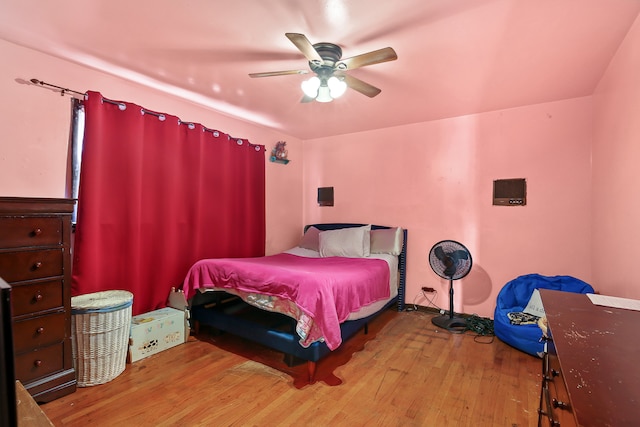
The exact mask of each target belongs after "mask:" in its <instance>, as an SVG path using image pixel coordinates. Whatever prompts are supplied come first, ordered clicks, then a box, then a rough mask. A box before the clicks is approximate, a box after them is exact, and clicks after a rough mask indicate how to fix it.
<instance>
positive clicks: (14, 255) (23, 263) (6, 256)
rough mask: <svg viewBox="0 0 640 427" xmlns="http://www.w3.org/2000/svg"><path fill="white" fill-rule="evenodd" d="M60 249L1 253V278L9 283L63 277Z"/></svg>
mask: <svg viewBox="0 0 640 427" xmlns="http://www.w3.org/2000/svg"><path fill="white" fill-rule="evenodd" d="M62 268H63V252H62V248H60V249H46V250H36V251H17V252H3V253H0V277H2V278H3V279H4V280H6V281H7V282H9V283H12V282H20V281H23V280H33V279H42V278H45V277H52V276H62V274H63V271H62Z"/></svg>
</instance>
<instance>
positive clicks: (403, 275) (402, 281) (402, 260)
mask: <svg viewBox="0 0 640 427" xmlns="http://www.w3.org/2000/svg"><path fill="white" fill-rule="evenodd" d="M365 225H369V224H355V223H349V222H337V223H323V224H309V225H305V227H304V231H305V232H306V231H307V229H308V228H309V227H315V228H317V229H318V230H320V231H327V230H337V229H340V228H353V227H364V226H365ZM381 228H382V229H384V228H394V227H390V226H386V225H374V224H371V229H372V230H376V229H381ZM402 233H403V239H402V251H401V252H400V255H399V256H398V273H399V277H398V311H404V308H405V303H404V297H405V288H406V284H407V230H406V229H404V228H403V229H402Z"/></svg>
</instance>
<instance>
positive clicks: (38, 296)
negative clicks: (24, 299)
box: [33, 292, 44, 302]
mask: <svg viewBox="0 0 640 427" xmlns="http://www.w3.org/2000/svg"><path fill="white" fill-rule="evenodd" d="M42 298H44V297H43V296H42V294H41V293H40V292H38V293H37V294H36V295H35V296H34V297H33V299H34V300H35V301H36V302H38V301H42Z"/></svg>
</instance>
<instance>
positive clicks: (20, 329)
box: [13, 312, 66, 354]
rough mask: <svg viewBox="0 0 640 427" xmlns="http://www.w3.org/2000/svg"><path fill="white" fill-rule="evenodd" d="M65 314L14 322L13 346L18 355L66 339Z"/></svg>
mask: <svg viewBox="0 0 640 427" xmlns="http://www.w3.org/2000/svg"><path fill="white" fill-rule="evenodd" d="M65 316H66V314H65V313H64V312H61V313H55V314H50V315H48V316H38V317H33V318H31V319H27V320H20V321H14V322H13V346H14V352H15V353H16V354H19V353H22V352H25V351H28V350H31V349H34V348H37V347H45V346H48V345H51V344H56V343H60V342H62V341H63V340H64V338H65V331H66V328H65V325H66V318H65Z"/></svg>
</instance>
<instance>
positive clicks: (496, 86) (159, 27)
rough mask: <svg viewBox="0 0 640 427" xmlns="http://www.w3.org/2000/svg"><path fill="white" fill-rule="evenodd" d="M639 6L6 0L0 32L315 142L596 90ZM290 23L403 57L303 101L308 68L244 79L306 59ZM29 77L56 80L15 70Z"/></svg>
mask: <svg viewBox="0 0 640 427" xmlns="http://www.w3.org/2000/svg"><path fill="white" fill-rule="evenodd" d="M639 12H640V1H639V0H535V1H533V0H394V1H388V2H376V1H372V0H280V1H277V0H262V1H258V0H183V1H175V0H174V1H169V0H126V1H125V0H90V1H87V0H58V1H44V0H2V2H0V38H2V39H5V40H7V41H10V42H13V43H16V44H18V45H22V46H26V47H30V48H33V49H36V50H39V51H42V52H46V53H48V54H51V55H54V56H56V57H60V58H63V59H67V60H69V61H72V62H76V63H80V64H84V65H87V66H89V67H93V68H96V69H99V70H102V71H104V72H107V73H111V74H115V75H119V76H121V77H123V78H125V79H130V80H132V81H136V82H139V83H141V84H143V85H148V86H150V87H154V88H156V89H160V90H162V91H166V92H168V93H172V94H176V95H178V96H184V97H186V98H189V99H191V100H193V101H195V102H198V103H201V104H202V105H205V106H207V107H209V108H212V109H215V110H217V111H220V112H222V113H224V114H227V115H232V116H237V117H241V118H243V119H245V120H250V121H254V122H257V123H260V124H262V125H266V126H270V127H273V128H276V129H279V130H281V131H283V132H284V133H287V134H289V135H293V136H296V137H299V138H302V139H312V138H318V137H323V136H330V135H338V134H345V133H351V132H358V131H363V130H368V129H376V128H383V127H390V126H396V125H403V124H408V123H414V122H422V121H429V120H434V119H440V118H445V117H453V116H459V115H465V114H472V113H477V112H482V111H491V110H496V109H503V108H510V107H517V106H521V105H528V104H536V103H541V102H548V101H554V100H560V99H567V98H574V97H580V96H587V95H590V94H592V93H593V90H594V88H595V87H596V85H597V83H598V81H599V79H600V78H601V76H602V74H603V73H604V71H605V69H606V67H607V65H608V64H609V62H610V61H611V59H612V57H613V55H614V54H615V52H616V49H617V48H618V46H619V45H620V43H621V41H622V40H623V39H624V37H625V35H626V33H627V31H628V30H629V28H630V26H631V25H632V23H633V22H634V20H635V19H636V17H637V16H638V13H639ZM287 32H294V33H303V34H305V35H306V36H307V37H308V38H309V40H310V41H311V42H312V43H316V42H332V43H336V44H338V45H340V46H341V47H342V49H343V58H346V57H351V56H355V55H359V54H361V53H366V52H369V51H372V50H376V49H379V48H383V47H387V46H391V47H393V48H394V49H395V51H396V52H397V54H398V59H397V60H396V61H393V62H385V63H382V64H376V65H371V66H368V67H363V68H359V69H355V70H352V71H350V74H352V75H353V76H355V77H357V78H359V79H361V80H364V81H366V82H368V83H370V84H372V85H374V86H376V87H379V88H380V89H382V93H380V94H379V95H378V96H377V97H375V98H368V97H366V96H364V95H362V94H360V93H358V92H356V91H354V90H348V91H347V93H346V94H345V95H344V96H343V97H342V98H339V99H338V100H335V101H334V102H331V103H327V104H323V103H318V102H311V103H300V100H301V98H302V92H301V90H300V83H301V81H302V80H304V79H305V78H308V77H309V75H289V76H277V77H266V78H257V79H252V78H249V77H248V74H249V73H254V72H266V71H280V70H288V69H308V64H307V60H306V59H305V58H304V56H303V55H302V54H301V53H300V51H299V50H297V48H296V47H295V46H294V45H293V44H292V43H291V42H290V41H289V40H288V39H287V38H286V37H285V33H287ZM5 60H6V59H5ZM31 77H37V78H40V79H42V80H44V81H47V76H46V73H42V74H40V75H38V76H16V78H31ZM51 83H54V84H56V83H57V82H51ZM68 86H69V87H71V88H72V89H79V90H100V89H101V88H74V87H73V86H72V84H71V83H69V84H68ZM105 95H106V96H108V93H105ZM129 101H131V102H136V101H135V100H129Z"/></svg>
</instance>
